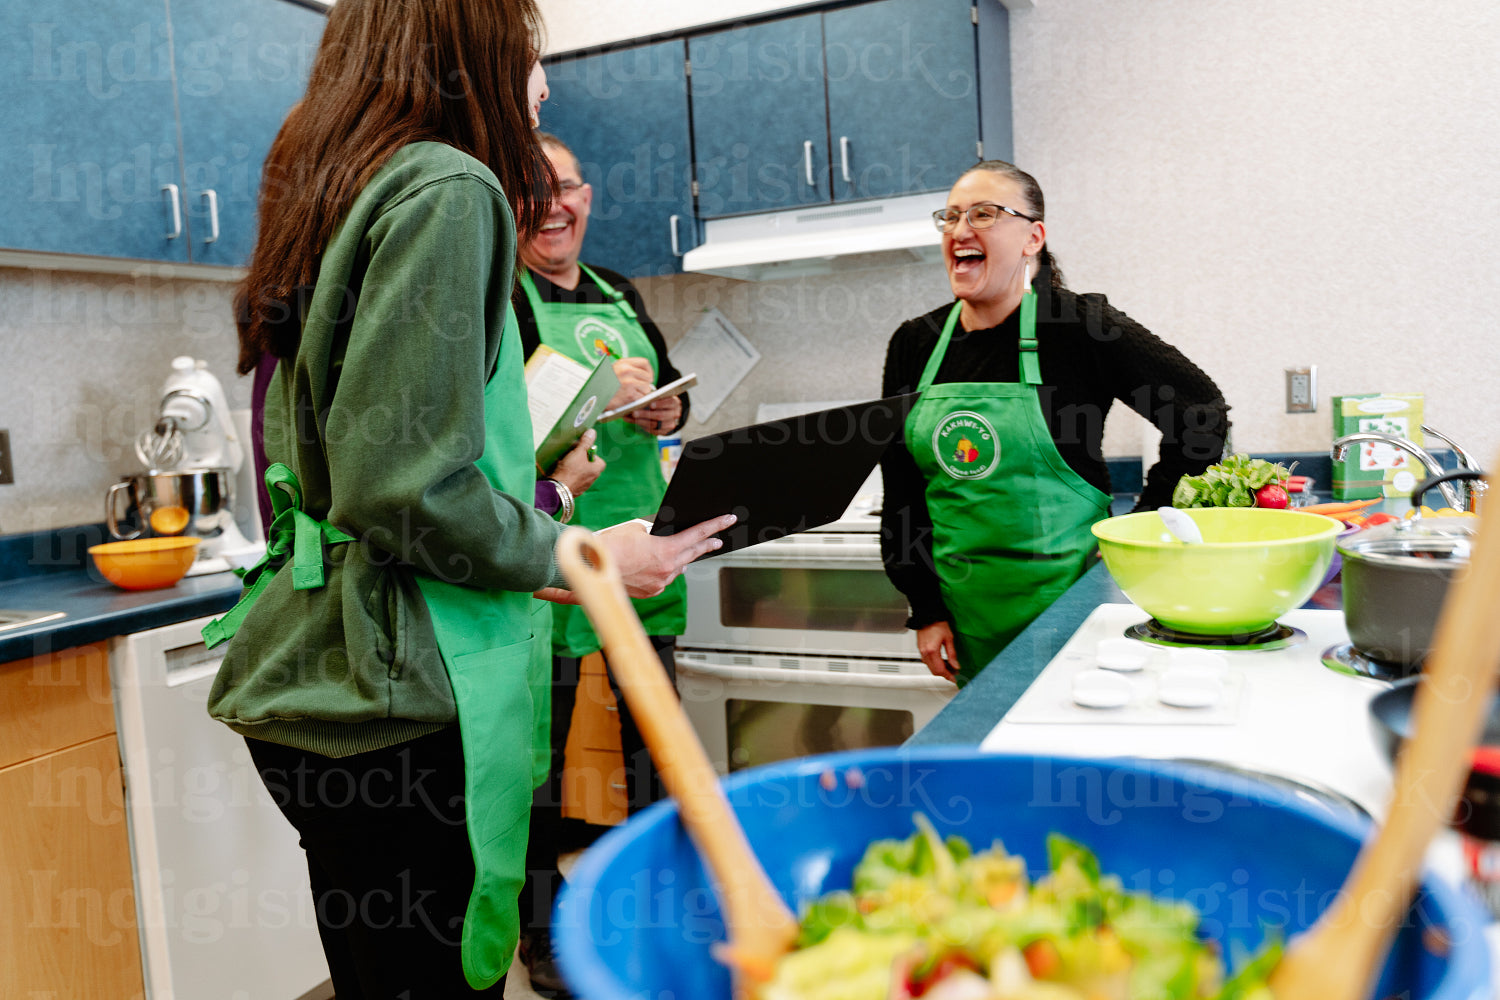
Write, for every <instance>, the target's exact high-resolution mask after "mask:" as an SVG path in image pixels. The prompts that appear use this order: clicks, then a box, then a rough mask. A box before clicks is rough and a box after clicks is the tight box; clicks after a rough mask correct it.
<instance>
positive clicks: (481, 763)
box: [203, 312, 552, 989]
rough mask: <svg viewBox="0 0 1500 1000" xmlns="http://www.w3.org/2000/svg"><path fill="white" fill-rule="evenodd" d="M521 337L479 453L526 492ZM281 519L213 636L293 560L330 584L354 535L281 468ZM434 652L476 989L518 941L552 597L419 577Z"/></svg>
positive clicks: (531, 465)
mask: <svg viewBox="0 0 1500 1000" xmlns="http://www.w3.org/2000/svg"><path fill="white" fill-rule="evenodd" d="M520 339H521V338H520V335H519V332H518V328H517V326H516V319H515V314H514V312H511V313H509V314H508V315H507V317H506V324H505V330H504V332H503V333H502V335H501V338H500V356H499V359H498V361H497V363H496V365H495V372H494V374H493V375H491V377H490V379H489V382H488V383H486V385H485V387H484V423H485V446H484V453H483V454H482V455H481V456H480V458H479V461H478V462H477V463H476V464H477V466H478V467H479V469H480V470H482V471H483V472H484V474H485V478H487V479H488V480H489V481H490V485H491V486H493V487H494V488H495V489H497V490H501V491H503V492H506V493H509V494H510V495H512V496H518V497H531V496H532V495H533V493H534V491H535V489H536V458H535V455H534V454H533V452H532V450H531V436H530V435H529V434H516V433H515V426H516V421H515V415H516V414H517V413H524V412H525V411H526V385H525V382H524V380H523V376H522V362H521V346H520ZM266 485H267V488H268V489H269V491H270V494H271V498H272V503H273V505H274V508H275V513H276V517H275V520H274V521H273V523H272V525H271V533H270V534H271V538H270V541H269V542H268V544H267V548H266V557H265V558H264V559H263V560H261V562H260V563H259V564H258V565H256V566H255V567H254V568H253V569H251V570H250V571H249V572H248V573H247V574H246V576H245V582H246V585H247V586H248V587H249V588H250V589H249V590H247V591H246V592H245V595H244V596H243V597H242V598H241V599H240V602H239V603H238V604H236V605H235V607H234V608H233V609H232V610H231V611H230V612H229V613H228V614H226V615H225V616H224V617H223V618H222V619H220V620H218V621H215V622H212V623H210V624H209V626H208V627H207V628H205V629H204V630H203V633H204V638H205V639H207V640H208V641H209V644H210V645H217V644H218V643H221V642H224V641H226V640H227V639H229V638H230V637H231V636H232V635H233V634H234V632H235V630H236V629H237V628H238V627H239V623H240V622H241V621H243V620H244V617H245V615H246V613H248V612H249V610H250V606H251V605H252V604H253V603H254V600H255V597H256V596H257V595H258V594H259V593H260V591H261V590H262V589H264V586H265V584H266V583H267V582H269V579H270V576H271V574H273V573H275V572H276V571H277V570H278V569H279V568H280V567H281V566H282V565H283V564H284V563H286V562H287V561H288V557H289V556H290V561H291V562H292V579H293V586H294V587H295V588H296V589H299V590H305V589H311V588H315V587H321V586H323V582H324V581H323V543H324V542H327V543H329V544H340V543H345V542H350V541H353V540H354V539H353V538H352V537H351V536H349V535H347V534H345V533H344V532H342V531H340V530H339V529H337V528H335V527H333V526H332V525H330V524H329V523H328V522H327V521H317V520H315V519H314V518H313V517H312V516H311V515H310V514H307V513H305V512H304V511H303V510H302V509H301V506H302V498H301V493H300V490H299V489H298V488H297V480H296V477H295V476H294V475H293V473H292V471H291V470H290V469H288V468H287V467H286V466H285V465H281V464H279V463H278V464H277V465H273V466H272V467H271V468H270V469H269V470H267V472H266ZM417 585H418V587H419V588H420V589H421V591H422V597H423V598H424V600H425V601H426V602H427V608H428V611H429V612H430V613H431V615H432V623H433V629H434V631H435V632H436V634H437V644H438V650H439V652H440V653H441V654H442V657H443V665H444V667H446V669H447V671H448V680H449V683H450V684H451V685H452V687H453V700H454V703H455V704H456V705H457V707H458V729H459V737H460V739H461V740H462V742H463V753H464V816H465V821H466V825H467V827H468V835H469V848H470V850H471V851H472V852H473V855H474V869H475V873H474V888H473V890H472V891H471V893H470V895H469V907H468V911H467V912H466V913H465V914H464V928H463V939H462V954H463V967H464V976H465V977H466V978H467V979H468V982H469V985H470V986H472V987H474V988H475V989H484V988H486V987H488V986H492V985H494V983H495V982H496V981H498V980H499V978H500V977H501V976H502V975H504V974H505V972H506V970H507V969H508V968H509V967H510V961H511V956H512V955H513V954H514V952H515V948H516V942H517V940H518V938H519V932H520V923H519V914H518V912H517V909H516V897H517V895H518V894H519V892H520V889H521V883H522V881H523V879H524V878H525V875H526V837H527V828H528V826H529V825H530V819H531V793H532V789H533V788H535V787H537V786H539V785H540V784H541V782H543V781H545V780H546V777H547V767H548V763H549V757H550V752H551V742H550V727H551V719H550V706H551V691H552V686H551V685H552V669H551V667H552V665H551V657H550V655H549V654H548V651H547V644H546V643H545V642H544V641H541V637H542V636H544V635H545V634H546V633H545V632H536V631H534V630H535V629H546V628H548V627H549V623H550V605H549V604H548V603H547V602H545V601H538V600H536V599H535V598H533V597H532V596H531V595H530V594H528V593H521V592H516V591H500V590H478V589H475V588H472V587H463V586H459V585H458V584H452V583H446V582H444V581H441V580H437V579H434V578H432V577H428V576H423V575H418V576H417Z"/></svg>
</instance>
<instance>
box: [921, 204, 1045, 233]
mask: <svg viewBox="0 0 1500 1000" xmlns="http://www.w3.org/2000/svg"><path fill="white" fill-rule="evenodd" d="M1002 213H1003V214H1005V215H1014V216H1015V217H1016V218H1018V219H1025V220H1026V221H1027V222H1038V221H1040V220H1038V219H1034V218H1032V217H1031V216H1029V215H1027V214H1026V213H1024V212H1017V211H1016V210H1015V209H1013V208H1006V207H1005V206H1004V205H994V204H991V203H989V202H980V203H979V204H978V205H971V206H970V207H969V208H968V209H967V210H965V211H962V212H960V211H959V210H958V209H956V208H940V209H938V210H937V211H936V212H933V213H932V224H933V225H934V226H937V228H938V232H940V233H951V232H953V227H954V226H957V225H958V220H959V219H967V220H968V222H969V228H970V229H988V228H990V227H991V226H993V225H994V224H995V223H996V222H998V221H999V219H1000V216H1001V214H1002Z"/></svg>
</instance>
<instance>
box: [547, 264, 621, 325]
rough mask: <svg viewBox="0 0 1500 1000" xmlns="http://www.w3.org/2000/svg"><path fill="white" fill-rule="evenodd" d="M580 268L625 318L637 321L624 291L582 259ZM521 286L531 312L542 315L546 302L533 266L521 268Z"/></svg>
mask: <svg viewBox="0 0 1500 1000" xmlns="http://www.w3.org/2000/svg"><path fill="white" fill-rule="evenodd" d="M578 269H579V270H580V271H582V272H583V274H584V277H586V278H588V279H589V280H590V281H592V282H593V283H594V284H595V285H597V286H598V288H599V291H600V292H601V293H602V294H603V295H604V297H605V299H606V300H608V302H609V304H610V305H612V306H614V307H615V308H616V309H618V310H620V312H622V313H624V314H625V318H626V319H628V320H630V322H632V323H635V322H637V320H636V316H635V310H634V309H632V308H631V307H630V303H629V302H627V301H625V293H624V292H622V291H620V290H619V289H618V288H616V287H614V286H613V285H611V284H609V283H608V282H607V281H605V280H604V279H603V278H601V277H599V276H598V275H597V274H595V273H594V270H593V268H591V267H589V266H588V265H587V264H585V263H584V262H583V261H581V260H580V261H579V262H578ZM521 287H522V288H523V289H524V290H525V292H526V301H527V302H529V303H531V314H532V315H533V316H538V315H540V314H541V311H542V306H543V305H545V303H543V302H542V296H541V293H540V292H538V291H537V287H536V280H535V279H534V278H532V276H531V268H529V267H523V268H521Z"/></svg>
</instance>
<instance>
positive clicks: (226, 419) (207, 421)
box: [136, 356, 265, 576]
mask: <svg viewBox="0 0 1500 1000" xmlns="http://www.w3.org/2000/svg"><path fill="white" fill-rule="evenodd" d="M247 444H248V436H247V435H242V432H241V431H240V429H239V428H237V427H236V421H235V419H234V415H233V414H232V413H231V412H230V409H229V400H228V398H227V397H226V396H225V395H224V387H223V386H222V385H221V384H220V383H219V380H218V379H217V378H215V377H214V375H213V373H211V372H210V371H209V370H208V365H207V363H206V362H203V361H198V360H195V359H193V358H191V357H187V356H182V357H178V358H173V359H172V373H171V375H169V376H168V377H167V380H166V383H165V384H164V385H163V387H162V398H161V404H160V406H159V409H158V415H157V420H156V426H155V427H153V428H152V429H151V430H149V431H146V432H145V433H143V434H142V435H141V436H140V437H139V438H138V439H137V440H136V454H137V456H138V457H139V458H140V459H141V461H142V462H143V463H145V465H146V468H147V470H148V472H147V473H146V476H145V477H143V478H146V479H150V478H152V477H166V476H171V475H173V474H190V473H195V472H210V473H212V472H222V473H223V474H224V475H223V479H224V490H225V492H226V493H227V494H228V495H227V496H226V497H224V498H222V500H221V502H220V503H218V504H214V505H213V506H215V507H217V508H219V509H206V508H201V507H198V508H193V507H190V508H188V509H182V508H174V510H182V511H183V513H186V514H190V515H191V517H190V519H187V520H186V523H184V524H183V526H182V528H181V529H180V530H181V531H183V532H185V533H187V534H193V535H197V536H198V537H199V538H201V539H202V540H201V541H200V542H199V544H198V558H197V560H196V561H195V562H194V563H193V567H192V568H191V569H189V570H188V572H187V575H188V576H199V575H202V574H205V573H219V572H224V571H226V570H230V569H234V568H236V567H245V566H250V565H252V564H254V562H255V561H256V560H258V559H259V558H260V557H261V555H262V554H263V553H264V552H265V545H264V543H263V542H261V541H252V540H250V539H248V538H246V537H245V532H243V531H241V530H240V526H239V524H237V523H236V520H235V516H234V506H235V503H236V499H237V498H236V492H238V494H239V496H240V497H242V498H243V502H244V503H245V504H247V505H248V506H247V508H246V510H247V512H248V514H249V515H250V516H249V517H248V518H246V519H244V520H243V521H242V523H245V524H248V525H249V526H250V527H251V529H252V534H254V535H255V536H257V537H258V536H259V535H260V532H259V530H258V526H259V517H258V514H257V513H256V510H255V506H256V504H255V499H254V492H253V478H250V477H242V476H241V472H242V470H244V468H245V466H246V464H247V462H246V458H247V456H246V454H245V451H246V445H247ZM251 464H253V463H251ZM247 483H248V484H249V486H250V488H249V489H246V484H247ZM161 520H166V519H162V518H159V517H158V516H157V514H155V513H152V514H151V515H150V523H151V525H152V527H153V528H154V529H156V530H157V531H158V532H159V533H168V534H171V533H178V532H173V531H171V530H170V527H175V525H170V526H169V528H168V530H166V531H163V530H162V529H163V525H162V524H161V523H159V522H160V521H161Z"/></svg>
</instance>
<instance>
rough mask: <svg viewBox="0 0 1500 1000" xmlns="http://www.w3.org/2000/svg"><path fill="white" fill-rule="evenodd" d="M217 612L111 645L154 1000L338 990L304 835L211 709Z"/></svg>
mask: <svg viewBox="0 0 1500 1000" xmlns="http://www.w3.org/2000/svg"><path fill="white" fill-rule="evenodd" d="M209 620H210V619H207V618H204V619H199V620H198V621H192V622H183V623H182V624H180V625H169V626H166V627H164V628H158V629H152V630H150V631H148V632H137V633H135V634H134V635H129V636H124V637H121V638H118V639H115V640H114V641H113V642H112V643H111V646H110V674H111V677H112V678H113V680H112V683H113V686H114V697H115V714H116V717H117V724H118V726H119V734H120V755H121V758H122V759H123V761H124V766H125V783H126V804H127V809H128V811H129V817H130V846H131V854H132V860H133V863H134V866H135V884H136V916H137V919H138V921H139V927H140V938H141V952H142V959H143V963H142V964H143V966H144V971H145V975H146V990H147V996H148V997H149V998H150V1000H219V998H223V1000H300V998H304V997H306V998H314V997H329V996H332V995H333V990H332V987H331V986H330V985H329V984H328V966H327V964H326V962H325V961H324V959H323V949H322V945H321V943H320V942H319V939H318V927H317V921H316V919H315V916H314V913H313V903H312V895H311V892H310V890H309V888H308V877H307V860H306V857H305V856H304V855H303V853H302V850H301V848H299V847H298V846H297V834H296V832H295V831H294V830H293V829H292V827H291V824H289V823H288V822H287V821H286V819H285V817H283V816H282V814H281V810H279V809H278V808H277V807H276V804H275V803H274V802H272V801H271V796H270V794H269V793H268V792H267V791H266V789H265V786H264V785H263V784H262V783H261V780H260V776H259V775H258V774H256V771H255V766H254V764H253V763H252V762H251V760H250V753H249V751H248V750H247V749H246V748H245V741H244V740H243V739H242V738H241V737H239V736H237V735H235V734H234V733H232V732H230V731H229V729H227V728H225V727H224V726H223V725H221V724H220V723H218V722H215V721H214V720H213V719H211V718H209V716H208V709H207V707H206V705H207V702H208V690H209V687H210V686H211V685H212V684H213V678H214V674H215V673H217V671H218V667H219V661H220V660H221V659H222V658H223V655H222V651H215V650H210V649H207V648H206V647H205V646H204V644H203V640H202V638H201V637H200V636H199V632H200V630H201V629H202V628H203V626H204V625H205V624H207V623H208V621H209Z"/></svg>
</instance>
